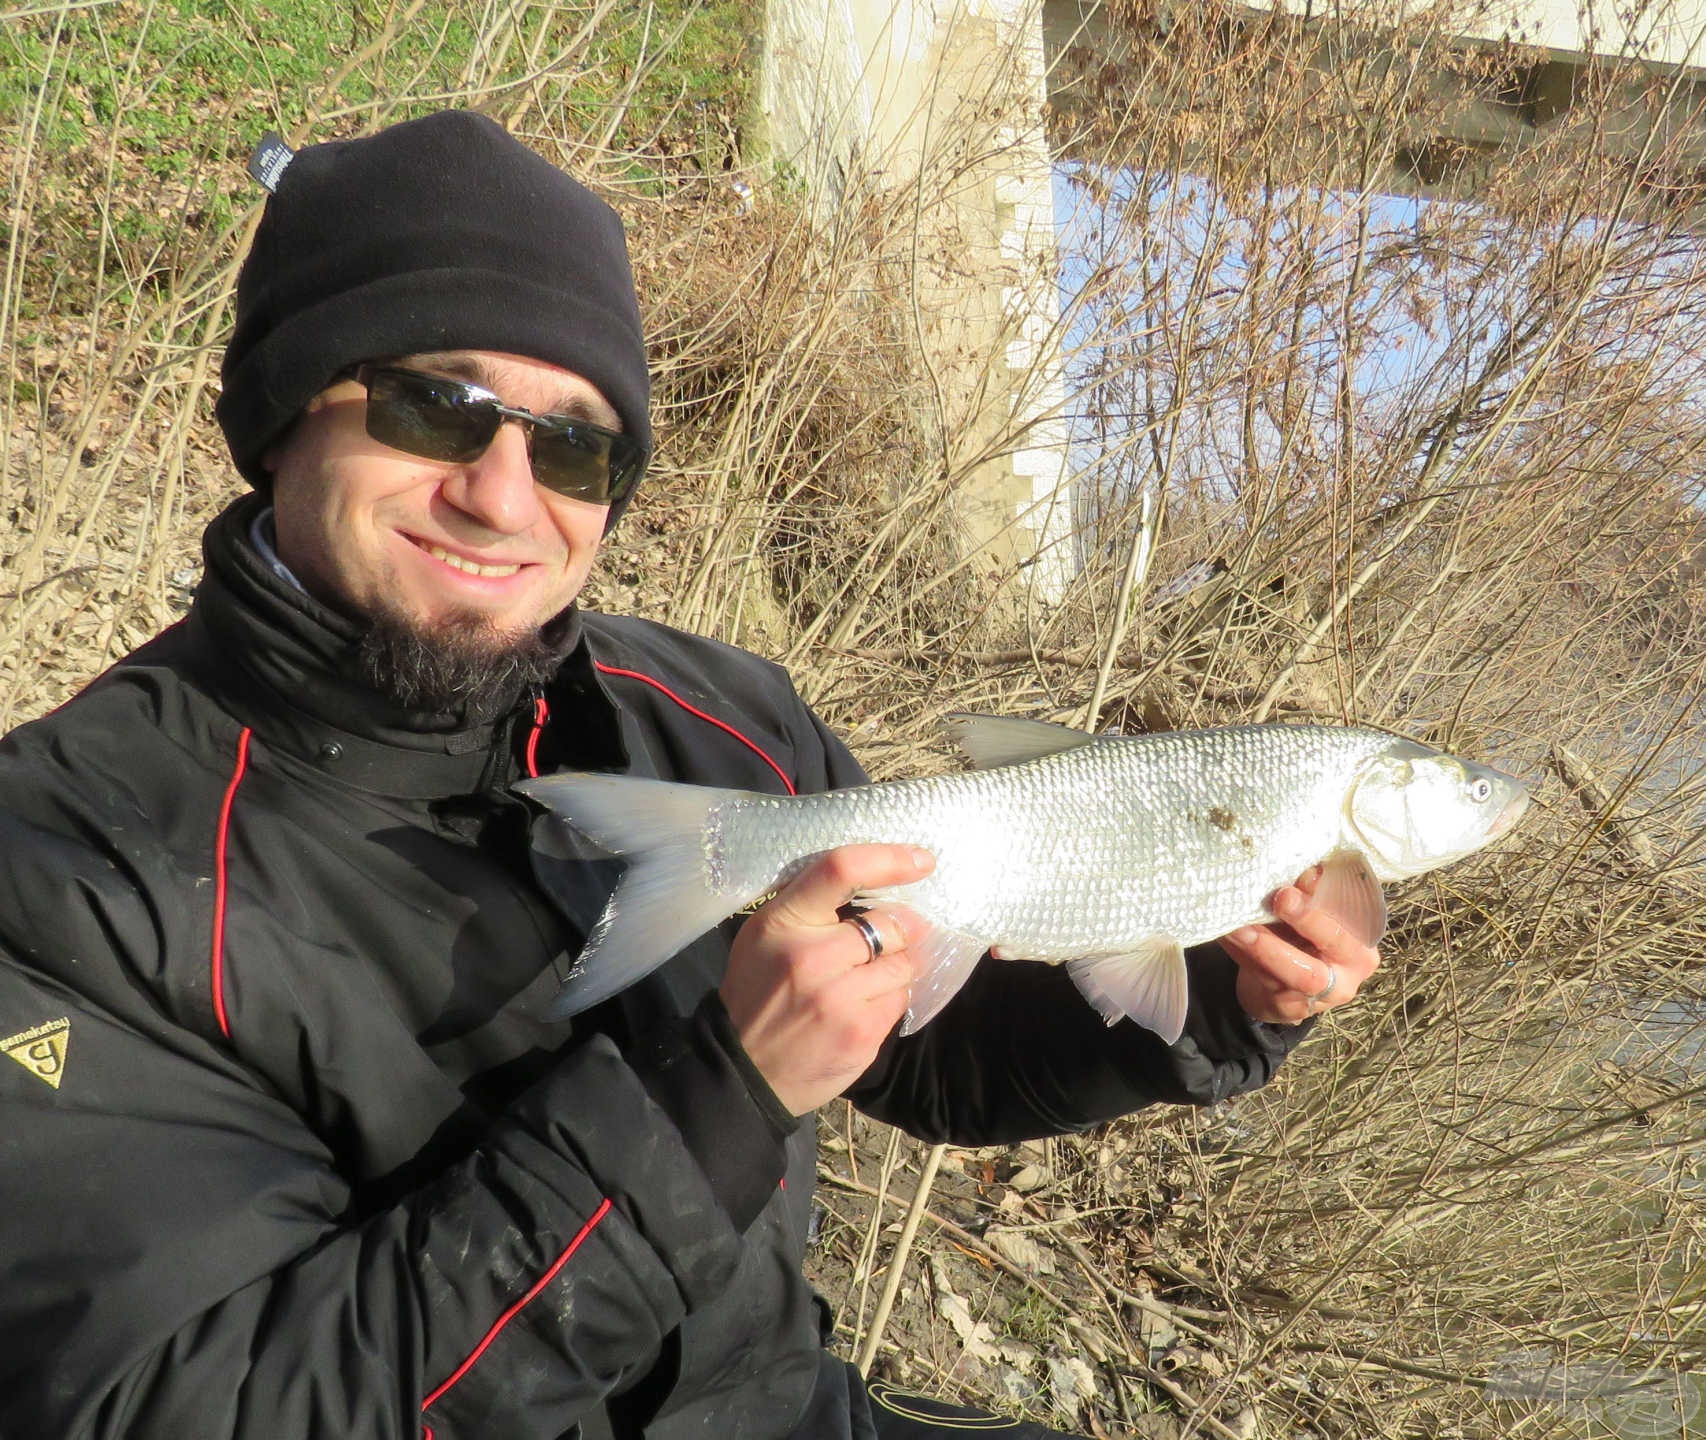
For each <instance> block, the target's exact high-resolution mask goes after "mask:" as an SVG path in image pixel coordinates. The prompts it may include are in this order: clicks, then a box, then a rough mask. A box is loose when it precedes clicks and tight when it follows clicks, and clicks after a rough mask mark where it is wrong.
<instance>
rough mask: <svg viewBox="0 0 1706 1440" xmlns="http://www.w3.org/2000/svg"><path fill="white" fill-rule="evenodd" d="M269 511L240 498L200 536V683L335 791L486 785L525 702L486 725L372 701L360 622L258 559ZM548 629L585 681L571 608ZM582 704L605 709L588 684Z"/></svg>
mask: <svg viewBox="0 0 1706 1440" xmlns="http://www.w3.org/2000/svg"><path fill="white" fill-rule="evenodd" d="M267 503H268V502H267V499H266V497H264V496H261V495H246V496H244V497H243V498H242V499H240V500H238V501H236V502H235V503H234V504H232V505H231V506H229V507H228V508H227V509H226V510H225V511H224V512H223V513H221V514H220V515H219V516H218V517H217V518H216V519H215V520H214V521H213V523H212V524H211V525H209V526H208V528H207V533H206V535H205V536H204V538H203V541H202V552H203V557H204V559H205V562H206V570H205V573H204V576H203V579H202V583H201V585H200V587H199V588H198V589H197V591H196V598H195V604H194V606H193V607H192V609H191V612H190V626H191V631H192V634H194V635H195V636H196V637H197V639H198V640H199V641H200V642H201V643H199V644H197V646H196V649H197V651H198V652H199V653H200V654H201V655H202V656H203V657H204V658H205V661H206V663H205V664H204V665H203V667H202V669H203V674H202V676H201V679H202V681H203V683H204V684H206V685H207V687H208V688H209V689H210V690H211V691H212V692H213V693H214V694H215V695H216V696H217V697H218V699H219V700H220V702H221V704H223V705H224V706H225V707H226V708H227V709H228V710H230V711H231V713H232V714H233V715H235V716H236V717H237V718H238V719H239V720H241V721H242V722H243V723H244V724H245V725H248V726H250V727H251V728H252V729H253V731H254V733H255V735H256V736H257V737H258V738H259V739H260V740H261V741H262V742H263V743H264V744H266V745H268V746H271V747H273V748H275V749H278V750H282V751H285V752H287V753H290V754H292V755H294V756H296V757H297V758H298V759H300V760H303V761H306V762H307V763H309V764H311V765H313V766H315V767H316V768H318V769H323V770H324V771H325V772H326V774H327V776H328V778H332V779H335V780H337V781H338V782H340V783H344V784H350V785H355V786H357V787H358V788H360V789H363V790H369V791H374V792H378V793H382V794H388V795H394V796H397V797H399V798H412V799H430V798H435V797H439V796H448V795H465V794H469V793H472V792H474V791H476V790H479V789H482V788H483V787H484V786H485V785H486V784H489V783H491V781H492V780H493V778H494V776H493V775H492V774H491V773H490V767H491V766H492V765H493V762H494V760H495V759H496V758H498V757H496V756H495V755H494V751H498V750H501V751H502V752H504V753H503V756H502V757H501V758H502V759H504V760H506V761H507V759H508V757H509V752H510V751H511V749H512V746H513V741H512V736H513V733H514V731H515V729H516V723H517V721H518V720H519V719H522V718H531V716H530V712H531V707H532V697H531V696H528V695H525V694H519V693H518V694H517V695H516V697H515V701H514V704H513V705H512V706H511V707H510V709H509V710H508V711H507V712H506V713H505V714H503V715H501V716H499V717H498V718H497V719H496V720H485V719H471V718H470V717H468V716H467V715H465V714H463V713H460V712H455V711H452V712H437V711H423V710H409V709H405V708H404V707H402V706H400V705H398V704H396V703H395V702H393V701H391V700H389V699H388V698H386V697H384V696H381V695H380V694H378V693H377V692H376V691H374V690H373V689H372V688H370V687H369V686H368V685H366V684H365V683H364V682H363V681H362V680H361V679H360V678H359V675H358V673H357V669H356V662H357V656H358V651H359V647H360V642H361V637H362V627H361V625H360V623H359V622H358V621H354V620H351V619H349V618H348V617H346V616H343V615H340V614H339V613H338V612H336V611H334V610H332V609H330V608H328V607H327V606H325V605H323V604H321V603H320V602H319V601H318V600H316V599H314V597H313V596H311V595H309V594H307V593H305V592H304V591H302V590H301V589H299V588H298V587H297V586H295V585H293V584H292V583H291V582H290V581H289V580H288V579H287V578H284V577H282V576H280V575H279V574H278V573H276V572H275V570H274V569H273V568H272V566H271V565H270V564H269V563H268V562H267V560H266V559H265V558H264V557H263V556H262V555H261V554H260V553H259V552H258V551H257V550H256V549H255V546H254V544H253V542H252V541H251V539H250V529H251V526H252V525H253V524H254V521H255V519H256V517H257V516H258V515H259V514H260V513H261V511H262V510H263V509H264V508H265V507H266V505H267ZM553 624H554V625H556V626H557V627H558V628H559V629H560V632H561V633H560V635H559V636H557V637H555V638H556V639H557V640H558V642H559V644H560V648H561V653H562V655H563V657H564V661H565V664H568V665H570V666H571V667H572V668H577V669H578V668H583V667H584V668H585V669H586V670H587V671H588V672H589V673H590V672H592V668H593V667H592V663H591V659H590V657H589V656H588V655H587V654H586V653H585V652H586V644H585V638H584V636H583V633H582V627H581V623H580V613H579V611H578V610H577V609H575V608H574V607H573V606H571V607H570V608H569V609H568V610H566V611H565V612H564V613H563V615H562V616H560V617H559V618H558V619H557V620H556V621H554V622H553ZM577 662H578V663H577ZM588 698H589V699H591V700H592V703H601V704H603V705H605V706H610V703H611V702H610V700H609V697H608V695H607V694H605V692H604V689H603V687H602V685H598V684H597V683H596V677H594V689H593V690H592V692H590V696H589V697H588ZM582 703H586V702H585V701H583V702H582ZM507 770H508V767H507V765H501V766H499V767H498V771H499V774H498V776H497V777H495V778H499V779H508V778H509V777H508V773H507Z"/></svg>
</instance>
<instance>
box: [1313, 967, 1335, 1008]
mask: <svg viewBox="0 0 1706 1440" xmlns="http://www.w3.org/2000/svg"><path fill="white" fill-rule="evenodd" d="M1338 988H1339V970H1338V967H1337V966H1336V965H1328V966H1327V983H1326V984H1325V985H1323V986H1322V987H1321V991H1320V993H1319V994H1317V995H1311V996H1310V997H1309V1003H1310V1004H1311V1005H1324V1004H1326V1001H1327V997H1328V996H1329V995H1331V994H1332V993H1333V991H1335V990H1336V989H1338Z"/></svg>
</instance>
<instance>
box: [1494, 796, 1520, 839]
mask: <svg viewBox="0 0 1706 1440" xmlns="http://www.w3.org/2000/svg"><path fill="white" fill-rule="evenodd" d="M1527 809H1528V792H1527V791H1526V790H1519V791H1518V792H1517V793H1516V794H1515V795H1513V796H1512V797H1511V801H1510V803H1509V804H1508V805H1506V806H1505V808H1504V810H1503V811H1501V812H1500V814H1499V818H1498V819H1497V820H1495V821H1493V823H1492V824H1491V825H1490V826H1489V827H1488V828H1487V839H1488V841H1489V842H1491V841H1494V840H1497V839H1498V838H1499V837H1500V836H1501V835H1504V834H1507V833H1508V832H1509V831H1511V830H1512V829H1514V828H1515V826H1516V822H1517V821H1518V820H1520V819H1522V817H1523V813H1524V812H1525V811H1526V810H1527Z"/></svg>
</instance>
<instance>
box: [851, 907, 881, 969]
mask: <svg viewBox="0 0 1706 1440" xmlns="http://www.w3.org/2000/svg"><path fill="white" fill-rule="evenodd" d="M841 918H842V919H843V920H844V921H846V923H847V924H849V925H851V926H852V927H853V928H854V929H855V930H857V931H858V932H859V934H860V936H861V937H862V938H863V939H864V941H865V944H866V945H867V946H869V947H870V951H871V959H873V960H875V959H876V958H877V956H879V955H881V954H882V953H883V932H882V931H881V930H879V929H877V927H876V926H875V925H873V924H872V923H871V922H870V921H869V920H868V919H867V918H866V917H865V916H863V915H858V914H854V915H843V916H842V917H841Z"/></svg>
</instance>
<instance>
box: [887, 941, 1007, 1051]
mask: <svg viewBox="0 0 1706 1440" xmlns="http://www.w3.org/2000/svg"><path fill="white" fill-rule="evenodd" d="M985 948H986V947H985V945H984V942H983V941H981V940H979V939H977V938H976V937H975V936H972V935H962V934H960V933H959V932H958V931H955V930H932V931H931V932H930V934H929V935H928V936H927V937H926V938H925V939H924V940H922V941H920V942H919V943H917V944H914V945H911V946H909V947H908V949H907V953H908V954H910V955H911V956H912V957H913V959H915V960H916V961H917V962H918V978H917V979H916V980H914V981H913V982H912V998H911V1001H910V1003H909V1004H908V1005H907V1007H906V1018H905V1019H904V1020H902V1021H901V1022H900V1033H901V1034H902V1035H910V1034H912V1032H913V1031H914V1030H917V1029H918V1028H919V1027H920V1026H922V1025H923V1024H924V1023H925V1022H926V1021H927V1020H930V1019H932V1018H933V1017H934V1016H935V1015H936V1013H937V1012H938V1011H939V1010H941V1008H942V1007H943V1006H944V1005H946V1004H947V1003H948V1002H949V1001H950V1000H952V999H953V998H954V996H955V995H956V994H958V993H959V989H960V986H962V985H964V984H965V983H966V981H967V980H969V979H970V978H971V972H972V971H973V970H975V969H977V962H978V961H979V960H981V959H982V958H983V953H984V950H985Z"/></svg>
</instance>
